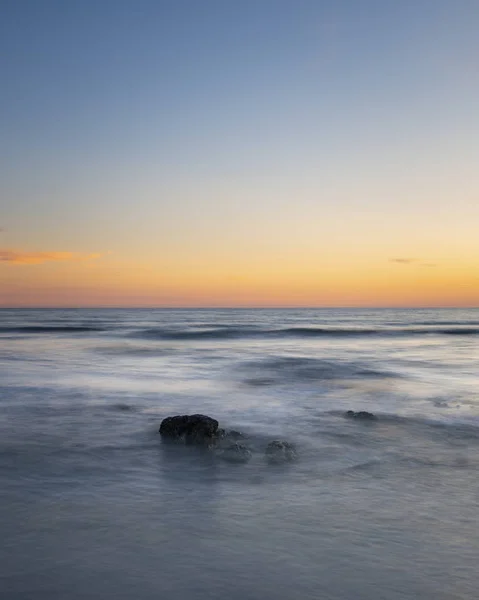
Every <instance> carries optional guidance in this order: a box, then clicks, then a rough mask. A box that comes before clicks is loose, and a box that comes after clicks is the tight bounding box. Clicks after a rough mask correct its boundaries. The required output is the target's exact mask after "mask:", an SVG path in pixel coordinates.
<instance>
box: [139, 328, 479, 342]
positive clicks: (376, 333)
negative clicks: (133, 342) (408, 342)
mask: <svg viewBox="0 0 479 600" xmlns="http://www.w3.org/2000/svg"><path fill="white" fill-rule="evenodd" d="M131 335H132V336H133V337H139V338H143V339H157V340H171V341H182V340H184V341H189V340H234V339H241V338H258V337H259V338H287V337H293V338H318V337H331V338H344V337H395V336H408V335H413V336H418V335H456V336H460V335H479V327H440V328H437V327H436V328H431V327H401V328H388V329H386V328H384V329H367V328H345V327H322V328H320V327H286V328H278V329H263V328H259V327H258V328H252V327H245V328H243V327H228V326H221V327H215V328H211V329H178V330H171V329H164V328H161V327H155V328H152V329H143V330H140V331H137V332H134V333H133V334H131Z"/></svg>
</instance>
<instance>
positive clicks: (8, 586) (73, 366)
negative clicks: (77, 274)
mask: <svg viewBox="0 0 479 600" xmlns="http://www.w3.org/2000/svg"><path fill="white" fill-rule="evenodd" d="M348 410H352V411H368V412H370V413H373V414H374V415H375V416H376V419H364V420H363V419H356V418H348V417H347V416H346V415H345V413H346V411H348ZM196 413H199V414H204V415H208V416H211V417H213V418H215V419H217V420H218V421H219V423H220V427H221V428H224V429H225V430H226V431H231V430H234V431H237V432H240V433H241V435H242V437H241V440H242V444H243V446H245V447H247V449H248V451H249V454H248V457H247V459H246V460H244V461H232V460H228V459H227V458H228V457H227V455H224V454H222V453H221V452H218V451H217V450H216V449H215V448H214V447H213V448H210V447H206V446H194V445H185V444H182V443H173V444H172V443H165V440H162V438H161V436H160V434H159V433H158V429H159V426H160V424H161V422H162V420H163V419H164V418H165V417H168V416H172V415H184V414H196ZM274 440H278V441H283V442H287V443H288V444H291V445H292V446H294V448H295V456H294V457H293V458H294V460H285V461H278V462H273V463H271V461H269V460H268V459H267V453H265V450H266V448H267V446H268V444H270V443H271V442H272V441H274ZM478 564H479V309H467V310H465V309H421V310H418V309H407V310H406V309H401V310H399V309H361V310H357V309H199V310H191V309H158V310H151V309H28V310H25V309H3V310H1V311H0V598H2V600H3V599H6V600H27V599H28V600H56V599H58V600H83V599H87V598H88V599H102V600H123V599H125V600H126V599H129V600H130V599H131V600H150V599H151V600H153V599H154V600H160V599H168V600H206V599H208V600H216V599H218V600H225V599H228V600H293V599H295V600H296V599H299V600H301V599H304V600H310V599H311V600H312V599H315V600H405V599H408V600H409V599H411V600H412V599H415V600H475V599H476V598H477V597H478V594H479V592H478V590H479V569H478Z"/></svg>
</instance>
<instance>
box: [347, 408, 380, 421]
mask: <svg viewBox="0 0 479 600" xmlns="http://www.w3.org/2000/svg"><path fill="white" fill-rule="evenodd" d="M344 416H345V417H348V419H360V420H362V421H375V420H376V419H377V417H376V415H373V413H370V412H367V411H365V410H360V411H359V412H355V411H354V410H348V411H347V412H346V413H345V415H344Z"/></svg>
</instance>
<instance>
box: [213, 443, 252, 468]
mask: <svg viewBox="0 0 479 600" xmlns="http://www.w3.org/2000/svg"><path fill="white" fill-rule="evenodd" d="M218 456H219V457H220V458H221V459H223V460H226V461H227V462H236V463H245V462H248V461H249V459H250V458H251V450H250V449H249V448H247V447H246V446H245V445H244V444H240V443H239V442H234V443H232V444H229V445H228V446H225V447H223V448H221V449H220V450H219V452H218Z"/></svg>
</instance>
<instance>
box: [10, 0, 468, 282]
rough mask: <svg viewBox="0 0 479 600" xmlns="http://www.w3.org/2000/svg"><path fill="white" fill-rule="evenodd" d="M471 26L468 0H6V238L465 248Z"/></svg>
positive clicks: (17, 242)
mask: <svg viewBox="0 0 479 600" xmlns="http://www.w3.org/2000/svg"><path fill="white" fill-rule="evenodd" d="M478 26H479V3H478V2H477V1H475V0H474V1H473V0H457V1H455V2H453V1H452V0H448V1H446V0H436V1H433V0H418V1H416V2H411V1H406V2H393V1H387V0H383V1H379V0H378V1H371V0H364V1H361V2H358V1H352V0H351V1H345V0H343V1H341V0H339V1H335V2H333V1H329V2H326V1H321V0H317V1H304V0H303V1H301V0H298V1H294V2H293V1H285V0H277V1H272V0H256V1H254V2H253V1H241V2H239V1H235V2H233V1H228V0H223V1H219V0H218V1H208V0H206V1H202V2H198V1H181V0H177V1H170V2H161V1H155V2H153V1H142V0H139V1H133V0H132V1H124V0H118V1H112V0H102V1H101V2H98V1H97V2H93V1H90V0H85V1H82V2H79V1H71V0H63V1H49V0H43V1H41V2H39V1H33V0H31V1H29V0H23V1H10V0H4V1H3V2H2V3H1V6H0V47H1V53H0V56H1V58H0V61H1V62H0V77H1V80H0V81H1V85H2V90H3V92H2V94H1V96H0V133H1V135H0V156H1V158H2V160H1V163H2V165H3V166H1V167H0V175H1V179H2V184H0V185H1V188H0V192H1V196H0V215H1V219H2V222H1V223H0V226H2V227H3V228H4V229H5V230H6V231H5V232H3V233H2V243H1V244H0V246H2V247H6V246H8V248H11V247H12V248H13V247H14V248H15V249H18V250H19V251H22V250H25V251H29V252H35V251H37V252H40V251H59V252H60V251H71V252H84V253H91V252H94V253H100V254H104V255H107V253H110V254H108V256H111V257H113V258H111V259H109V260H112V261H114V260H117V262H118V264H119V263H121V262H122V261H123V263H124V264H126V263H125V261H128V260H136V261H138V264H140V263H142V264H143V262H144V261H145V260H146V262H148V261H150V259H151V260H152V261H153V263H154V260H155V257H156V258H158V257H160V256H162V257H164V256H165V255H171V256H174V257H178V261H179V262H178V265H177V268H178V269H179V270H181V269H183V268H184V265H185V262H186V263H187V262H188V260H190V259H191V258H192V257H193V258H195V259H196V257H197V255H198V253H200V254H201V252H202V249H205V248H208V250H205V255H204V260H203V263H204V264H208V265H210V267H211V269H213V270H214V264H213V262H214V261H213V259H212V257H214V256H215V255H217V254H218V252H221V253H223V254H224V255H225V256H229V257H230V258H231V261H232V264H234V265H236V263H237V258H238V257H239V256H240V255H245V253H246V254H247V253H248V249H249V248H252V249H253V250H252V254H253V255H254V256H263V255H264V256H266V255H267V254H268V252H269V253H270V255H271V257H270V259H268V260H273V259H274V256H275V253H278V252H279V251H280V250H281V252H283V250H282V249H283V248H284V247H286V251H285V252H286V258H288V257H290V263H291V269H293V268H294V264H295V260H298V261H301V257H300V256H299V255H298V248H302V247H303V246H302V245H303V244H305V245H304V248H303V251H304V252H307V254H308V260H310V259H311V256H316V254H317V255H318V256H321V255H322V254H324V252H325V251H327V249H328V248H331V247H332V246H334V245H335V243H336V242H335V240H336V241H337V240H338V239H339V240H341V241H342V246H341V249H337V248H336V249H335V252H337V253H339V254H341V256H342V258H341V260H343V259H344V261H346V260H347V256H348V255H355V254H356V253H357V248H358V245H360V244H363V243H364V240H367V243H364V246H365V247H367V248H368V251H367V253H366V254H367V256H368V257H370V255H372V254H373V251H374V252H376V255H377V256H380V257H381V260H384V261H387V260H388V257H389V255H390V254H391V253H392V252H394V253H395V255H396V254H397V253H400V254H401V255H405V256H407V257H408V256H413V255H416V254H418V253H419V254H421V256H422V255H423V254H427V255H428V257H429V256H430V257H431V260H436V259H438V258H441V257H446V256H453V255H454V256H455V258H456V259H458V258H460V257H461V256H462V255H463V254H464V257H465V258H466V256H465V255H466V253H467V254H468V255H469V257H468V260H470V258H471V253H473V254H474V253H476V252H477V249H478V247H477V244H476V242H475V239H474V230H475V225H474V227H473V223H474V222H475V223H477V222H479V209H478V207H477V206H478V199H477V194H478V191H479V183H478V179H477V174H476V170H477V167H476V163H477V156H478V141H477V140H478V139H479V120H478V119H477V105H478V100H479V78H478V72H477V70H478V64H479V36H478V35H477V31H478V30H479V29H478ZM476 219H477V220H476ZM351 221H355V223H351ZM313 224H314V225H313ZM331 232H336V233H335V237H334V239H330V237H331V235H332V233H331ZM401 236H402V239H401ZM405 236H409V237H410V239H409V240H404V237H405ZM421 236H422V237H423V238H424V239H423V240H422V242H424V243H422V242H421V240H420V239H419V238H420V237H421ZM320 238H323V239H324V240H325V241H324V246H322V245H321V244H320V243H319V242H318V240H319V239H320ZM214 239H215V240H217V244H216V245H215V244H212V240H214ZM305 240H306V242H307V243H306V242H305ZM424 240H425V241H424ZM441 240H442V241H443V242H444V247H441V246H440V243H439V242H441ZM402 241H403V242H404V247H402V246H401V243H402ZM349 244H350V245H349ZM438 244H439V247H438ZM265 252H266V254H264V253H265ZM288 252H289V253H288ZM454 253H455V254H454ZM276 255H277V254H276ZM343 255H344V256H343ZM433 255H435V256H433ZM456 255H457V256H456ZM254 256H252V257H251V261H253V262H255V261H256V259H255V258H254ZM474 256H475V257H476V254H474ZM115 257H116V258H115ZM145 257H146V258H145ZM368 260H369V259H368ZM142 261H143V262H142ZM182 261H183V262H182ZM235 261H236V262H235ZM365 261H366V255H365ZM366 262H367V261H366ZM153 263H152V264H153ZM203 263H202V264H203ZM148 264H150V263H148ZM158 264H159V263H158ZM105 268H106V267H105ZM111 268H113V266H112V267H111ZM116 268H119V267H118V265H117V267H116ZM151 268H154V267H153V266H151ZM171 268H172V269H173V268H175V267H174V266H171ZM244 268H246V266H244ZM265 268H266V267H265ZM468 268H469V267H468ZM37 271H38V269H37ZM185 276H186V275H185ZM36 277H39V276H38V274H37V275H36ZM39 285H40V284H39ZM285 285H286V284H285Z"/></svg>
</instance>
